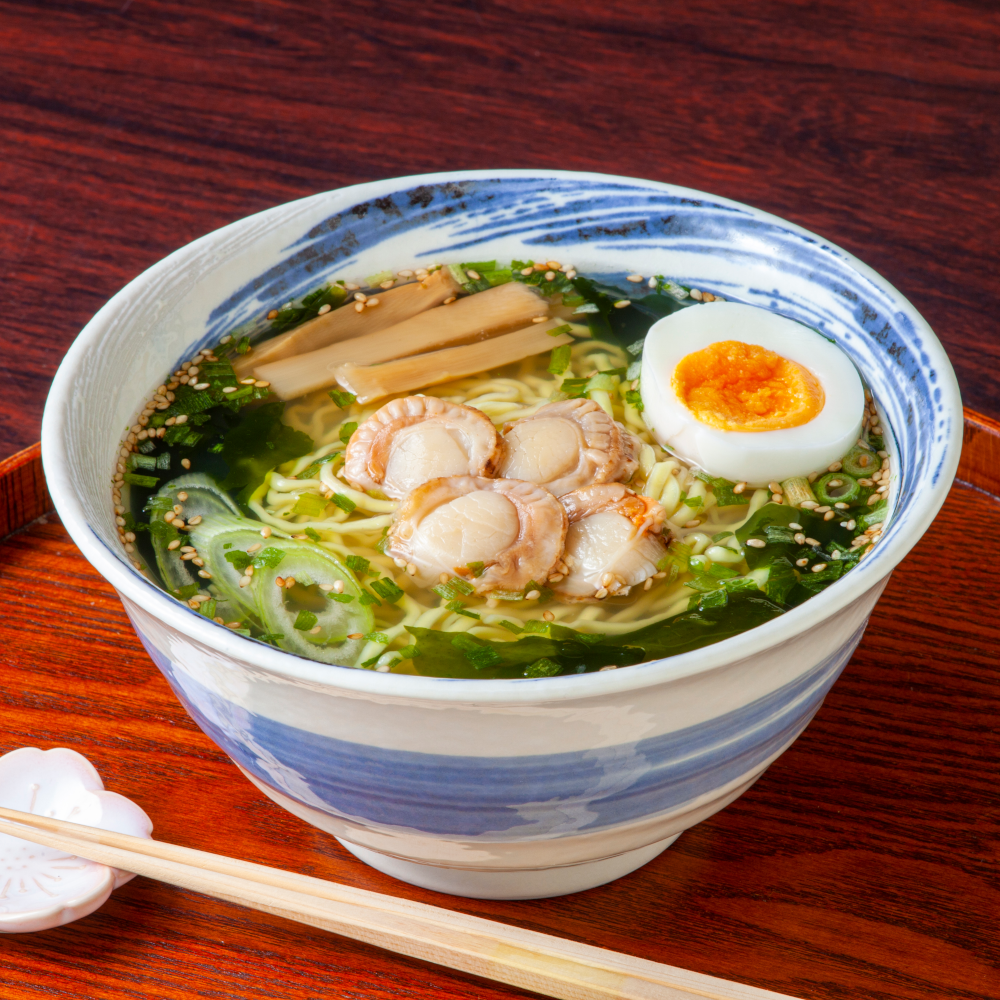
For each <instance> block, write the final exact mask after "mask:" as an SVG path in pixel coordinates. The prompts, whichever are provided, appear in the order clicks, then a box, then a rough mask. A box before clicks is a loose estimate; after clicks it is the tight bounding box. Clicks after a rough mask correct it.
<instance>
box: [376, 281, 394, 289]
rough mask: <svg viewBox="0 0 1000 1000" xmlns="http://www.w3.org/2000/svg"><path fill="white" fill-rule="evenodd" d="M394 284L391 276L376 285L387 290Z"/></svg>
mask: <svg viewBox="0 0 1000 1000" xmlns="http://www.w3.org/2000/svg"><path fill="white" fill-rule="evenodd" d="M394 284H396V282H395V281H394V280H393V279H392V278H389V279H388V280H387V281H383V282H382V283H381V284H380V285H379V286H378V287H379V288H384V289H386V290H387V291H388V290H389V289H390V288H392V286H393V285H394Z"/></svg>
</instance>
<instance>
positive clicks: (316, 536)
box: [304, 528, 321, 542]
mask: <svg viewBox="0 0 1000 1000" xmlns="http://www.w3.org/2000/svg"><path fill="white" fill-rule="evenodd" d="M304 534H306V535H308V537H309V538H311V539H312V540H313V541H314V542H318V541H321V539H320V537H319V532H318V531H317V530H316V529H315V528H306V529H305V532H304Z"/></svg>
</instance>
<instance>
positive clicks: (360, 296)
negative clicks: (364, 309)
mask: <svg viewBox="0 0 1000 1000" xmlns="http://www.w3.org/2000/svg"><path fill="white" fill-rule="evenodd" d="M354 301H355V302H367V301H368V296H367V295H365V293H364V292H355V293H354Z"/></svg>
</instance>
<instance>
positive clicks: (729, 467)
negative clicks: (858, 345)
mask: <svg viewBox="0 0 1000 1000" xmlns="http://www.w3.org/2000/svg"><path fill="white" fill-rule="evenodd" d="M641 390H642V402H643V406H644V408H645V409H644V413H643V416H644V417H645V419H646V423H647V425H648V426H649V427H650V430H651V431H652V432H653V436H654V437H655V438H656V439H657V441H659V442H660V443H661V444H662V445H664V446H665V447H667V448H669V449H670V450H671V451H673V452H674V453H675V454H677V455H678V456H680V457H681V458H684V459H686V460H688V461H690V462H693V463H694V464H695V465H698V466H700V467H701V468H702V469H704V470H705V472H707V473H708V474H709V475H711V476H719V477H722V478H724V479H729V480H732V481H733V482H747V483H751V484H754V485H763V484H765V483H768V482H771V481H772V480H778V481H780V480H783V479H788V478H790V477H792V476H804V475H806V474H807V473H809V472H813V471H816V470H819V469H824V468H826V467H827V466H828V465H829V464H830V463H831V462H834V461H836V460H837V459H839V458H841V457H842V456H843V455H844V454H846V453H847V452H848V451H849V450H850V449H851V447H852V446H853V445H854V443H855V442H856V441H857V439H858V436H859V435H860V433H861V421H862V415H863V411H864V405H865V394H864V387H863V386H862V384H861V377H860V376H859V375H858V372H857V369H856V368H855V367H854V364H853V363H852V362H851V359H850V358H849V357H848V356H847V355H846V354H845V353H844V352H843V351H842V350H841V349H840V348H839V347H837V345H836V344H833V343H831V342H830V341H829V340H827V339H826V338H825V337H822V336H820V334H818V333H816V332H815V331H813V330H810V329H809V328H808V327H806V326H803V325H802V324H800V323H796V322H795V321H794V320H791V319H787V318H786V317H784V316H779V315H777V314H776V313H772V312H769V311H768V310H766V309H761V308H759V307H758V306H748V305H743V304H741V303H738V302H708V303H705V304H703V305H698V306H691V307H690V308H688V309H684V310H681V311H680V312H676V313H673V314H672V315H670V316H667V317H665V318H664V319H661V320H659V321H658V322H656V323H654V324H653V326H652V327H650V330H649V333H648V334H647V335H646V343H645V347H644V349H643V355H642V384H641Z"/></svg>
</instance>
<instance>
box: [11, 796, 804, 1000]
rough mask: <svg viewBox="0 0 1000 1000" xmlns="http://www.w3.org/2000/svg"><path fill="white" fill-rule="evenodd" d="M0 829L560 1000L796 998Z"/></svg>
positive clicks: (222, 871)
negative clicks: (693, 997) (559, 999)
mask: <svg viewBox="0 0 1000 1000" xmlns="http://www.w3.org/2000/svg"><path fill="white" fill-rule="evenodd" d="M0 833H6V834H9V835H11V836H13V837H20V838H22V839H24V840H29V841H31V842H32V843H37V844H42V845H45V846H47V847H54V848H56V849H57V850H61V851H67V852H69V853H71V854H74V855H77V856H78V857H82V858H87V859H89V860H91V861H96V862H98V863H100V864H105V865H109V866H111V867H114V868H121V869H123V870H124V871H129V872H134V873H135V874H137V875H144V876H146V877H147V878H153V879H157V880H158V881H160V882H167V883H169V884H171V885H176V886H180V887H182V888H185V889H191V890H193V891H195V892H201V893H204V894H205V895H208V896H213V897H214V898H216V899H222V900H225V901H226V902H230V903H237V904H239V905H241V906H246V907H250V908H251V909H255V910H261V911H263V912H265V913H273V914H275V915H277V916H280V917H285V918H287V919H289V920H295V921H298V922H299V923H302V924H307V925H308V926H310V927H318V928H320V929H322V930H325V931H330V932H332V933H334V934H340V935H342V936H344V937H348V938H354V939H355V940H358V941H364V942H366V943H367V944H372V945H375V946H377V947H380V948H385V949H387V950H388V951H393V952H397V953H398V954H401V955H407V956H409V957H411V958H418V959H422V960H424V961H427V962H434V963H436V964H437V965H443V966H446V967H448V968H451V969H458V970H459V971H461V972H468V973H472V974H473V975H477V976H482V977H484V978H486V979H493V980H496V981H498V982H502V983H507V984H508V985H510V986H515V987H518V988H520V989H525V990H532V991H534V992H535V993H541V994H543V995H545V996H551V997H559V998H563V1000H690V998H691V997H692V996H697V997H707V998H709V1000H791V998H789V997H787V996H786V995H785V994H779V993H772V992H770V991H769V990H761V989H757V988H756V987H753V986H743V985H741V984H739V983H733V982H729V981H728V980H725V979H716V978H714V977H712V976H705V975H702V974H701V973H697V972H688V971H686V970H684V969H678V968H675V967H673V966H669V965H661V964H660V963H658V962H649V961H646V960H645V959H641V958H635V957H633V956H631V955H625V954H621V953H619V952H614V951H608V950H606V949H604V948H594V947H592V946H591V945H585V944H579V943H577V942H575V941H568V940H564V939H563V938H558V937H554V936H553V935H550V934H541V933H539V932H537V931H529V930H523V929H521V928H519V927H512V926H510V925H508V924H502V923H498V922H497V921H494V920H485V919H483V918H481V917H473V916H469V915H468V914H464V913H457V912H454V911H452V910H445V909H442V908H441V907H437V906H429V905H428V904H426V903H417V902H414V901H412V900H408V899H400V898H398V897H395V896H389V895H386V894H384V893H378V892H370V891H368V890H366V889H356V888H354V887H352V886H347V885H341V884H338V883H336V882H327V881H325V880H323V879H318V878H312V877H310V876H308V875H297V874H295V873H294V872H286V871H282V870H280V869H277V868H268V867H267V866H265V865H257V864H253V863H251V862H249V861H240V860H238V859H236V858H227V857H224V856H222V855H218V854H211V853H209V852H207V851H196V850H193V849H191V848H188V847H178V846H177V845H175V844H167V843H164V842H163V841H156V840H146V839H144V838H142V837H131V836H128V835H127V834H123V833H114V832H112V831H108V830H99V829H96V828H95V827H89V826H80V825H79V824H77V823H68V822H65V821H63V820H56V819H50V818H48V817H44V816H34V815H32V814H30V813H24V812H19V811H17V810H15V809H4V808H2V807H0Z"/></svg>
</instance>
